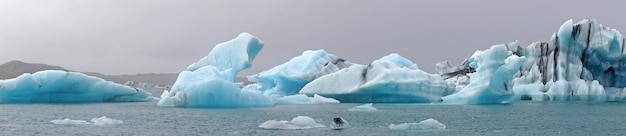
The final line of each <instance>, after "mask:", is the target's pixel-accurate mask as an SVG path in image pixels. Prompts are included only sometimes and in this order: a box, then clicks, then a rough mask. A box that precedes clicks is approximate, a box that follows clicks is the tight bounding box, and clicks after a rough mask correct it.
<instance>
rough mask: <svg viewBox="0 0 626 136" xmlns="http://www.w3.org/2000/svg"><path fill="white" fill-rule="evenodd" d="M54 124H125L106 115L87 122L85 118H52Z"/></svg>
mask: <svg viewBox="0 0 626 136" xmlns="http://www.w3.org/2000/svg"><path fill="white" fill-rule="evenodd" d="M50 122H52V123H54V124H58V125H96V126H112V125H120V124H124V121H121V120H116V119H111V118H107V117H106V116H102V117H100V118H92V119H91V122H87V121H85V120H72V119H69V118H65V119H62V120H52V121H50Z"/></svg>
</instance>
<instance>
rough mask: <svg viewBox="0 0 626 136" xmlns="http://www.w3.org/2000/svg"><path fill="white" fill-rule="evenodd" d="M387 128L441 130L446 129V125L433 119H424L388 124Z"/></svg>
mask: <svg viewBox="0 0 626 136" xmlns="http://www.w3.org/2000/svg"><path fill="white" fill-rule="evenodd" d="M389 129H395V130H406V131H425V130H441V129H446V125H445V124H443V123H441V122H439V121H437V120H435V119H432V118H430V119H426V120H423V121H420V122H419V123H402V124H397V125H396V124H390V125H389Z"/></svg>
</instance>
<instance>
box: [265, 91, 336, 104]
mask: <svg viewBox="0 0 626 136" xmlns="http://www.w3.org/2000/svg"><path fill="white" fill-rule="evenodd" d="M273 100H274V101H275V102H276V104H282V105H286V104H325V103H340V102H339V101H338V100H336V99H333V98H326V97H324V96H320V95H317V94H314V95H313V97H308V96H306V95H305V94H296V95H289V96H283V97H279V98H275V99H273Z"/></svg>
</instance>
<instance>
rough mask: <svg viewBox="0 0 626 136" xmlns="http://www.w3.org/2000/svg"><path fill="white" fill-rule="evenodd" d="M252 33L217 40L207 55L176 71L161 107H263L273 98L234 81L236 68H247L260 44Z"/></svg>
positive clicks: (259, 48)
mask: <svg viewBox="0 0 626 136" xmlns="http://www.w3.org/2000/svg"><path fill="white" fill-rule="evenodd" d="M263 45H264V44H263V42H262V41H261V40H259V39H257V38H256V37H254V36H252V35H250V34H248V33H242V34H239V36H237V38H235V39H233V40H230V41H227V42H224V43H220V44H218V45H216V46H215V48H213V50H212V51H211V52H210V53H209V55H208V56H206V57H204V58H202V59H200V60H199V61H198V62H195V63H193V64H191V65H190V66H189V67H188V68H187V70H186V71H182V72H180V74H179V76H178V78H177V79H176V82H175V83H174V85H172V89H171V90H170V91H164V92H163V94H162V95H161V100H160V101H159V102H158V104H157V105H158V106H162V107H217V108H231V107H265V106H272V105H274V102H273V101H272V100H271V99H270V98H269V97H267V96H265V95H263V94H262V93H260V92H257V91H254V90H244V89H241V88H240V86H239V85H238V84H236V83H235V77H236V76H237V73H239V71H241V70H244V69H247V68H249V67H250V66H251V65H252V61H253V60H254V58H255V57H256V55H257V54H258V53H259V52H260V51H261V49H262V48H263Z"/></svg>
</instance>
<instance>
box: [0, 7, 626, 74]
mask: <svg viewBox="0 0 626 136" xmlns="http://www.w3.org/2000/svg"><path fill="white" fill-rule="evenodd" d="M624 9H626V1H607V2H603V1H572V0H563V1H544V0H531V1H529V0H524V1H514V2H511V1H506V2H505V1H501V0H472V1H470V0H432V1H426V0H401V1H393V0H392V1H389V0H380V1H370V0H340V1H338V0H310V1H300V0H298V1H294V0H263V1H260V0H259V1H248V0H224V1H208V0H207V1H204V0H0V63H4V62H7V61H10V60H21V61H25V62H30V63H45V64H51V65H58V66H62V67H65V68H68V69H72V70H76V71H90V72H100V73H104V74H135V73H178V72H180V71H181V70H184V69H185V68H186V67H187V66H188V65H189V64H191V63H193V62H195V61H197V60H198V59H200V58H202V57H204V56H205V55H206V54H208V53H209V52H210V51H211V49H212V48H213V47H214V46H215V45H216V44H218V43H221V42H224V41H227V40H230V39H232V38H235V37H236V36H237V35H238V34H239V33H241V32H249V33H251V34H253V35H255V36H257V37H258V38H259V39H261V40H262V41H264V42H265V47H264V48H263V50H262V51H261V53H260V54H259V56H257V58H256V60H255V61H254V63H253V66H252V68H251V69H249V70H246V71H244V72H243V73H241V74H240V76H245V75H251V74H254V73H258V72H260V71H263V70H267V69H269V68H271V67H273V66H276V65H279V64H281V63H284V62H286V61H288V60H289V59H290V58H292V57H294V56H297V55H300V54H301V53H302V52H303V51H305V50H317V49H325V50H326V51H328V52H330V53H332V54H335V55H337V56H339V57H342V58H345V59H348V60H349V61H352V62H356V63H361V64H367V63H370V62H371V61H373V60H375V59H378V58H380V57H382V56H385V55H387V54H389V53H394V52H395V53H399V54H401V55H402V56H404V57H406V58H408V59H411V60H412V61H413V62H415V63H416V64H418V66H419V67H420V68H421V69H423V70H425V71H427V72H431V73H432V72H433V71H434V67H435V64H436V63H437V62H440V61H444V60H450V61H451V62H452V63H454V64H459V63H461V61H462V60H463V59H465V58H466V57H468V56H470V55H471V54H472V53H473V52H474V51H475V50H483V49H487V48H489V46H491V45H494V44H499V43H505V42H510V41H514V40H519V41H520V42H521V44H522V45H523V46H524V47H525V46H526V45H528V44H530V43H531V42H534V41H547V40H549V38H550V36H551V35H552V33H554V32H555V31H557V29H558V28H559V26H560V25H561V24H562V23H563V22H565V21H566V20H568V19H574V22H577V21H579V20H581V19H583V18H596V19H597V20H598V22H599V23H601V24H604V25H605V26H610V27H612V28H616V29H618V30H622V31H626V18H625V16H624V15H626V12H625V10H624Z"/></svg>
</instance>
